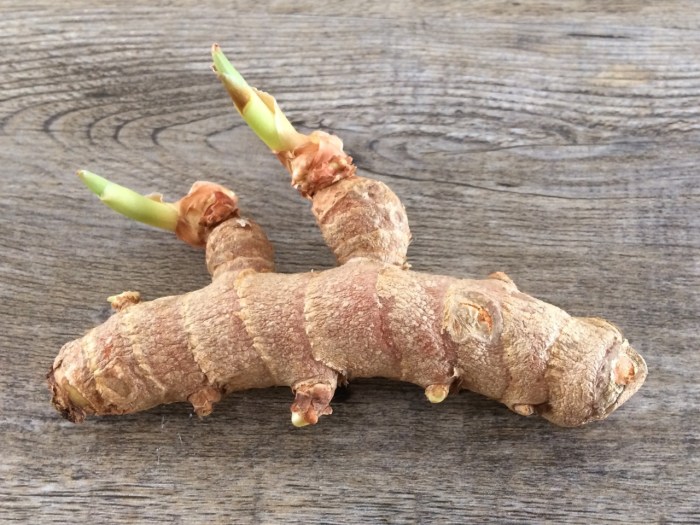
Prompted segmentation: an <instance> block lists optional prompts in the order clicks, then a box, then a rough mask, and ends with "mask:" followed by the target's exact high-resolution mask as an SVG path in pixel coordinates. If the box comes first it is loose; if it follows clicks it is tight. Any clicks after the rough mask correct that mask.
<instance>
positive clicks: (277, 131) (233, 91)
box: [211, 44, 304, 152]
mask: <svg viewBox="0 0 700 525" xmlns="http://www.w3.org/2000/svg"><path fill="white" fill-rule="evenodd" d="M211 55H212V59H213V60H214V71H215V72H216V74H217V76H218V77H219V80H221V82H222V83H223V85H224V87H225V88H226V91H228V94H229V96H230V97H231V99H232V100H233V104H234V105H235V106H236V109H237V110H238V112H239V113H240V114H241V117H243V120H245V122H246V124H248V126H250V128H251V129H252V130H253V131H254V132H255V134H256V135H257V136H258V137H259V138H260V140H262V141H263V142H264V143H265V144H266V145H267V147H268V148H270V149H271V150H272V151H274V152H281V151H291V150H293V149H294V148H296V147H297V146H299V145H300V144H302V143H303V142H304V135H302V134H301V133H299V132H298V131H297V130H295V129H294V126H292V124H291V123H290V122H289V120H287V117H286V116H285V115H284V113H282V110H281V109H280V108H279V106H278V105H277V102H276V101H275V99H274V98H273V97H272V96H271V95H268V94H267V93H264V92H262V91H258V90H257V89H255V88H253V87H251V86H249V85H248V83H247V82H246V81H245V79H244V78H243V76H241V74H240V73H239V72H238V71H236V69H235V68H234V67H233V66H232V65H231V62H229V60H228V59H227V58H226V55H224V53H223V51H221V48H220V47H219V46H218V45H217V44H214V45H213V46H212V50H211Z"/></svg>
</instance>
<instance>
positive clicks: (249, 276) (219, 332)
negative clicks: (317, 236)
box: [48, 46, 647, 426]
mask: <svg viewBox="0 0 700 525" xmlns="http://www.w3.org/2000/svg"><path fill="white" fill-rule="evenodd" d="M213 59H214V71H215V72H216V74H217V76H218V77H219V79H220V80H221V82H222V83H223V85H224V87H225V88H226V90H227V91H228V93H229V95H230V96H231V99H232V100H233V103H234V105H235V107H236V109H237V110H238V112H239V113H240V114H241V116H242V117H243V118H244V119H245V121H246V122H247V123H248V124H249V125H250V126H251V128H253V130H254V131H255V132H256V134H257V135H258V136H259V137H260V138H261V139H262V140H263V141H264V142H265V143H266V144H267V145H268V147H270V149H271V150H272V151H273V152H274V153H275V155H277V157H278V158H279V159H280V161H281V163H282V164H283V165H284V166H285V167H286V168H287V170H288V171H289V172H290V174H291V176H292V184H293V186H294V187H295V188H296V189H298V190H299V192H300V193H301V194H302V195H303V196H305V197H306V198H308V199H310V200H311V203H312V211H313V213H314V215H315V217H316V220H317V222H318V225H319V227H320V229H321V232H322V234H323V238H324V239H325V241H326V243H327V244H328V246H329V247H330V249H331V250H332V251H333V253H334V254H335V256H336V259H337V261H338V264H339V266H338V267H336V268H333V269H329V270H325V271H317V272H308V273H301V274H293V275H284V274H278V273H274V262H273V248H272V246H271V244H270V242H269V241H268V239H267V237H266V236H265V233H264V232H263V230H262V228H261V227H260V226H258V225H257V224H256V223H255V222H254V221H253V220H252V219H250V218H248V217H245V216H243V215H241V213H240V211H239V208H238V199H237V198H236V196H235V194H234V193H233V192H232V191H230V190H228V189H226V188H223V187H221V186H219V185H217V184H212V183H205V182H197V183H195V185H194V186H193V187H192V189H191V190H190V192H189V193H188V194H187V195H186V196H185V197H183V198H182V199H180V200H179V201H177V202H175V203H166V202H163V200H162V198H161V197H160V196H158V195H156V196H149V197H145V196H142V195H139V194H137V193H135V192H133V191H131V190H128V189H126V188H123V187H121V186H118V185H116V184H113V183H110V182H108V181H106V180H105V179H102V178H101V177H98V176H97V175H94V174H92V173H89V172H80V176H81V178H82V179H83V181H84V182H85V183H86V184H87V185H88V186H89V187H90V188H91V189H92V190H93V191H95V193H97V194H98V195H99V196H100V198H101V199H102V200H103V201H104V202H105V203H106V204H108V205H109V206H110V207H112V208H114V209H116V210H117V211H119V212H121V213H123V214H125V215H127V216H129V217H132V218H135V219H137V220H141V221H143V222H147V223H149V224H152V225H155V226H159V227H161V228H164V229H167V230H171V231H174V232H175V233H176V235H177V236H178V237H179V238H181V239H182V240H184V241H185V242H187V243H189V244H191V245H194V246H203V247H204V248H205V250H206V264H207V268H208V269H209V272H210V273H211V275H212V283H211V284H210V285H209V286H207V287H205V288H203V289H201V290H198V291H195V292H190V293H187V294H184V295H181V296H177V297H164V298H161V299H157V300H155V301H151V302H143V303H142V302H140V297H139V295H138V293H136V292H124V293H122V294H119V295H116V296H113V297H110V302H111V303H112V306H113V307H114V309H115V310H116V313H115V314H114V315H113V316H112V317H110V318H109V319H108V320H107V321H106V322H105V323H104V324H102V325H100V326H98V327H96V328H94V329H92V330H91V331H89V332H88V333H87V334H86V335H85V336H84V337H82V338H80V339H77V340H75V341H72V342H69V343H67V344H66V345H65V346H64V347H63V348H62V349H61V351H60V353H59V355H58V357H57V358H56V360H55V361H54V364H53V367H52V370H51V371H50V372H49V375H48V381H49V385H50V388H51V390H52V393H53V404H54V406H55V407H56V408H57V409H58V410H59V411H60V412H61V413H62V414H63V415H64V416H65V417H67V418H68V419H70V420H71V421H82V420H83V419H84V418H85V417H86V416H88V415H105V414H126V413H131V412H136V411H139V410H145V409H148V408H151V407H153V406H156V405H159V404H162V403H173V402H178V401H188V402H189V403H191V404H192V406H193V407H194V410H195V412H196V413H197V414H199V415H201V416H204V415H207V414H209V413H210V412H211V411H212V407H213V405H214V404H215V403H216V402H217V401H219V400H220V399H221V397H222V396H223V395H225V394H227V393H229V392H233V391H238V390H245V389H250V388H264V387H269V386H274V385H284V386H288V387H291V389H292V392H293V393H294V401H293V403H292V406H291V411H292V422H293V423H294V425H296V426H304V425H307V424H314V423H316V422H317V421H318V418H319V417H320V416H322V415H327V414H330V413H331V407H330V402H331V399H332V398H333V394H334V392H335V389H336V387H337V386H338V385H339V384H343V383H346V382H348V381H350V380H352V379H355V378H360V377H384V378H389V379H396V380H401V381H407V382H411V383H414V384H416V385H419V386H420V387H422V388H424V389H425V395H426V397H427V398H428V400H429V401H430V402H433V403H439V402H441V401H443V400H444V399H445V398H446V397H447V395H448V394H450V393H452V392H456V391H458V390H459V389H469V390H472V391H474V392H478V393H480V394H483V395H486V396H488V397H490V398H493V399H496V400H498V401H500V402H502V403H503V404H505V405H506V406H507V407H508V408H510V409H511V410H512V411H514V412H516V413H518V414H521V415H525V416H527V415H531V414H534V413H537V414H540V415H541V416H543V417H545V418H546V419H548V420H550V421H551V422H553V423H556V424H558V425H562V426H578V425H582V424H584V423H587V422H590V421H593V420H597V419H603V418H605V417H606V416H608V415H609V414H610V413H611V412H612V411H613V410H615V409H616V408H617V407H619V406H620V405H621V404H622V403H624V402H625V401H626V400H627V399H628V398H629V397H630V396H631V395H632V394H634V393H635V392H636V391H637V390H638V389H639V387H640V386H641V384H642V383H643V382H644V379H645V377H646V374H647V369H646V365H645V363H644V360H643V359H642V358H641V356H639V354H637V353H636V352H635V351H634V350H633V349H632V347H631V346H630V345H629V343H628V342H627V340H626V339H624V337H623V336H622V334H621V333H620V331H619V330H618V329H617V328H616V327H615V326H614V325H612V324H610V323H608V322H607V321H604V320H602V319H598V318H595V317H590V318H582V317H572V316H570V315H568V314H567V313H566V312H564V311H562V310H560V309H559V308H557V307H555V306H552V305H550V304H547V303H544V302H542V301H539V300H537V299H535V298H533V297H530V296H529V295H526V294H524V293H522V292H520V291H519V290H518V288H517V287H516V286H515V284H514V283H513V281H512V280H511V279H510V278H508V277H507V276H506V275H505V274H503V273H501V272H497V273H494V274H492V275H490V276H489V277H488V278H487V279H484V280H471V279H457V278H454V277H448V276H443V275H430V274H425V273H419V272H414V271H411V270H409V269H408V265H407V263H406V250H407V248H408V244H409V242H410V239H411V234H410V231H409V227H408V221H407V218H406V214H405V211H404V208H403V206H402V205H401V202H400V201H399V199H398V197H397V196H396V195H395V194H394V193H393V192H392V191H391V190H390V189H389V188H388V187H387V186H386V185H385V184H383V183H381V182H379V181H376V180H372V179H368V178H364V177H361V176H358V175H357V174H356V168H355V165H354V164H353V162H352V159H351V158H350V157H349V156H348V155H347V154H346V153H345V152H344V151H343V146H342V142H341V141H340V139H339V138H337V137H335V136H332V135H329V134H327V133H324V132H320V131H316V132H313V133H311V134H309V135H303V134H301V133H299V132H298V131H297V130H295V129H294V128H293V126H292V125H291V124H290V123H289V121H288V120H287V118H286V117H285V116H284V114H283V113H282V112H281V110H280V109H279V107H278V105H277V103H276V102H275V100H274V98H272V97H271V96H270V95H268V94H266V93H263V92H261V91H258V90H256V89H254V88H252V87H250V86H249V85H248V84H247V83H246V81H245V80H244V79H243V77H242V76H241V75H240V74H239V73H238V72H237V71H236V70H235V69H234V68H233V67H232V66H231V64H230V63H229V62H228V60H226V58H225V57H224V55H223V53H222V52H221V50H220V49H219V48H218V46H214V48H213Z"/></svg>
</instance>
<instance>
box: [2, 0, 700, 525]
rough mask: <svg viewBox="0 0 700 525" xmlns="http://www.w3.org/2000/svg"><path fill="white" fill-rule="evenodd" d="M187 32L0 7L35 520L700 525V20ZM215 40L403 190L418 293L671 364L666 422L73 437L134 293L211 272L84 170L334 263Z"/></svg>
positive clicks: (168, 20) (477, 420)
mask: <svg viewBox="0 0 700 525" xmlns="http://www.w3.org/2000/svg"><path fill="white" fill-rule="evenodd" d="M161 4H162V6H161V7H158V8H155V7H137V6H135V5H134V6H132V5H131V3H111V2H105V3H100V6H99V7H95V5H94V3H90V2H78V1H63V2H43V3H42V2H35V3H31V4H30V3H27V2H12V1H10V0H2V1H0V13H1V14H2V16H0V28H1V31H0V40H1V43H2V46H1V47H0V49H1V51H0V54H1V56H0V124H1V127H0V207H1V209H2V214H1V215H0V223H1V225H0V232H1V233H0V371H1V372H0V437H1V452H0V458H1V459H0V479H1V481H0V516H2V518H1V520H2V521H3V522H12V521H17V522H23V523H48V522H57V523H68V522H71V523H82V522H95V523H111V522H115V523H116V522H120V523H130V522H133V523H146V522H148V523H159V522H167V523H188V524H189V523H229V522H246V523H249V522H261V523H280V522H303V523H328V522H334V521H335V522H340V521H344V522H354V523H360V522H370V521H380V522H395V523H400V522H422V523H435V522H460V523H463V522H473V523H486V522H513V523H515V522H518V523H520V522H523V521H536V522H545V521H550V522H557V523H559V522H570V523H590V522H592V521H595V522H620V523H650V522H653V523H682V522H687V523H691V522H695V523H696V522H698V521H700V510H699V505H698V486H699V484H700V476H699V475H698V472H699V471H700V461H699V460H698V458H699V456H698V452H699V450H698V434H699V432H700V431H699V423H700V418H699V417H698V406H699V404H700V387H699V386H698V385H699V384H700V365H699V362H700V359H699V358H698V339H697V332H698V312H699V308H698V307H699V306H700V305H699V300H698V298H699V290H700V190H699V187H700V11H699V10H698V9H697V5H696V4H695V3H693V2H691V1H685V2H682V1H677V2H673V1H659V2H654V3H650V2H641V1H631V0H627V1H621V2H608V3H603V2H600V3H595V2H587V1H583V0H580V1H577V0H574V1H570V2H558V1H555V0H551V1H521V2H506V1H500V0H499V1H490V0H489V1H486V0H484V1H472V2H461V1H454V2H425V3H424V2H414V1H398V0H397V1H389V0H386V1H384V2H333V3H319V2H310V1H289V0H279V1H275V2H271V3H269V4H267V5H266V6H253V5H252V3H250V4H248V3H245V2H240V1H239V2H208V3H207V4H208V5H206V6H202V5H200V2H184V1H174V2H161ZM348 4H350V5H348ZM603 4H606V5H603ZM212 41H218V42H220V43H221V44H222V46H223V47H224V49H225V50H227V51H228V53H229V54H230V56H232V57H233V58H234V60H235V63H236V65H237V66H238V67H239V68H240V70H241V71H243V72H244V73H245V74H246V75H247V77H248V78H249V80H250V81H251V83H253V84H254V85H258V86H261V87H264V88H265V89H267V90H268V91H270V92H271V93H274V94H275V95H276V96H277V98H278V100H279V102H280V104H281V105H282V107H283V108H284V109H285V111H286V112H287V114H288V115H289V116H290V118H291V119H292V121H293V123H294V124H295V125H297V126H298V127H299V128H301V129H302V130H303V131H309V130H312V129H314V128H318V127H320V128H322V129H325V130H331V131H335V132H336V133H338V134H339V135H340V136H341V137H342V138H343V139H344V141H345V144H346V149H347V150H348V151H349V152H350V153H351V154H352V155H353V156H354V157H355V159H356V161H357V164H358V165H359V167H360V169H361V170H363V171H364V172H365V173H367V174H369V175H371V176H374V177H376V178H378V179H380V180H382V181H385V182H387V183H389V184H390V185H391V186H392V188H393V189H394V190H395V191H396V193H397V194H398V195H399V196H400V197H401V198H402V199H403V200H404V202H405V204H406V207H407V210H408V213H409V217H410V219H411V224H412V231H413V236H414V239H415V240H414V243H413V245H412V247H411V250H410V257H411V262H412V264H413V266H414V268H416V269H420V270H425V271H433V272H441V273H448V274H451V275H460V276H477V277H479V276H485V275H486V274H488V273H490V272H492V271H494V270H503V271H506V272H507V273H508V274H509V275H510V276H511V277H513V279H514V280H515V281H516V283H518V285H519V286H520V288H521V289H523V290H524V291H526V292H528V293H531V294H533V295H535V296H537V297H540V298H542V299H544V300H547V301H550V302H553V303H555V304H557V305H559V306H561V307H562V308H564V309H566V310H567V311H569V312H570V313H572V314H574V315H600V316H603V317H606V318H609V319H611V320H613V321H614V322H615V323H616V324H618V325H619V326H620V327H621V328H623V329H624V331H625V333H626V335H627V336H628V337H629V339H630V340H631V341H632V343H633V344H634V346H635V347H636V348H637V349H638V350H639V351H640V352H641V353H642V354H643V355H644V356H645V358H646V360H647V363H648V365H649V369H650V374H649V378H648V380H647V383H646V385H645V386H644V387H643V389H642V390H641V392H640V393H639V394H637V396H636V397H635V398H633V399H632V400H631V401H630V402H629V403H628V404H627V405H626V406H625V407H624V408H622V409H621V410H619V411H618V412H616V413H615V414H614V415H613V416H612V417H611V418H610V419H609V420H607V421H605V422H603V423H599V424H594V425H591V426H589V427H585V428H582V429H577V430H566V429H559V428H556V427H553V426H551V425H549V424H548V423H547V422H545V421H543V420H539V419H535V418H522V417H519V416H516V415H514V414H512V413H509V412H508V411H507V410H506V409H505V408H504V407H502V406H500V405H498V404H496V403H494V402H491V401H488V400H486V399H483V398H480V397H478V396H476V395H471V394H468V393H464V394H461V395H459V396H454V397H451V398H449V399H448V400H447V401H446V402H445V403H443V404H441V405H439V406H429V404H428V403H427V402H426V401H425V400H424V397H423V393H422V392H421V391H420V390H419V389H418V388H416V387H413V386H410V385H405V384H398V383H391V382H387V381H382V380H372V381H365V382H359V383H357V384H353V385H352V387H351V389H350V395H349V396H347V398H346V399H345V400H344V401H336V402H335V403H334V406H335V414H334V415H333V416H332V417H329V418H325V419H324V420H323V421H322V422H321V424H319V425H318V426H316V427H314V428H307V429H304V430H293V429H292V428H291V426H290V423H289V416H288V405H289V403H290V402H291V396H290V393H289V392H288V391H287V390H285V389H270V390H262V391H253V392H247V393H243V394H238V395H234V396H231V397H229V398H227V399H226V400H225V401H223V402H222V403H221V404H220V405H218V406H217V407H216V410H215V412H214V414H213V415H212V416H210V417H208V418H206V419H203V420H198V419H197V418H194V417H192V415H191V414H190V408H189V407H187V406H184V405H175V406H167V407H160V408H156V409H154V410H151V411H149V412H147V413H142V414H138V415H133V416H128V417H123V418H106V419H97V420H89V421H88V422H86V423H85V424H83V425H81V426H74V425H72V424H70V423H67V422H64V421H63V420H62V419H60V418H59V416H58V414H57V413H56V412H54V411H53V409H52V408H51V406H50V405H49V400H48V392H47V389H46V385H45V383H44V375H45V373H46V372H47V370H48V368H49V366H50V364H51V362H52V360H53V358H54V356H55V355H56V353H57V352H58V349H59V348H60V346H61V345H62V344H63V343H64V342H66V341H68V340H70V339H73V338H75V337H77V336H79V335H81V334H82V333H83V332H84V331H85V330H87V329H89V328H90V327H91V326H93V325H94V324H96V323H98V322H100V321H101V320H102V319H104V318H105V317H106V316H107V315H108V309H107V306H106V302H105V298H106V297H107V296H108V295H111V294H113V293H115V292H120V291H122V290H124V289H136V290H140V291H141V292H142V294H143V295H144V296H145V297H146V298H155V297H158V296H161V295H167V294H176V293H182V292H184V291H187V290H191V289H195V288H198V287H201V286H203V285H204V284H205V283H206V282H207V281H208V276H207V274H206V270H205V268H204V264H203V262H202V254H201V253H199V252H196V251H195V250H192V249H190V248H188V247H185V246H182V245H181V244H180V243H179V242H177V241H176V240H175V239H173V238H171V237H170V236H168V235H165V234H162V233H161V232H158V231H154V230H152V229H149V228H147V227H145V226H141V225H137V224H134V223H131V222H129V221H127V220H126V219H123V218H121V217H119V216H117V215H115V214H113V213H111V212H109V210H107V209H105V208H104V207H103V206H102V205H101V204H100V203H99V202H98V201H97V200H96V199H95V198H94V196H92V195H91V194H89V193H88V192H87V191H86V190H84V189H83V188H82V187H81V185H80V184H79V182H78V180H77V179H76V178H75V176H74V175H73V173H74V172H75V170H76V169H77V168H80V167H85V168H89V169H91V170H93V171H95V172H98V173H101V174H104V175H105V176H108V177H110V178H112V179H114V180H117V181H119V182H121V183H123V184H126V185H128V186H131V187H134V188H136V189H138V190H141V191H143V192H149V191H162V192H164V193H165V194H166V195H168V196H171V197H173V198H175V197H178V196H180V195H181V194H183V193H184V192H185V191H186V190H187V189H188V187H189V185H190V184H191V182H193V181H194V180H196V179H210V180H214V181H218V182H222V183H225V184H227V185H230V186H231V187H232V188H233V189H235V191H236V192H237V193H238V194H239V195H240V198H241V203H242V205H243V207H244V209H245V210H247V211H248V212H250V213H251V214H252V215H254V216H255V217H256V218H257V219H259V222H260V223H261V224H262V225H263V226H265V227H266V228H267V230H268V232H269V235H270V237H271V238H272V240H273V241H274V243H275V246H276V249H277V261H278V267H279V269H280V271H283V272H295V271H303V270H307V269H309V268H324V267H327V266H329V265H331V264H332V259H331V257H330V256H329V254H328V253H327V251H326V249H325V246H324V245H323V243H322V240H321V237H320V235H319V233H318V232H317V230H316V228H315V225H314V222H313V218H312V217H311V214H310V213H309V211H308V204H307V203H306V202H304V201H303V200H302V199H300V198H299V197H298V196H297V195H296V194H295V193H294V192H293V191H292V190H291V189H290V188H289V185H288V181H287V179H286V178H285V176H284V174H283V171H282V169H281V168H280V166H279V165H278V163H277V161H276V160H275V159H274V158H273V157H272V156H271V155H269V154H268V153H267V152H266V151H265V148H264V146H263V145H262V144H260V143H259V142H258V141H257V139H256V138H255V137H254V136H253V134H252V133H251V132H249V131H248V130H247V129H246V128H245V126H244V125H243V123H242V121H241V120H240V119H239V118H238V116H237V115H236V114H235V112H234V111H233V110H232V108H231V106H230V103H229V101H228V99H227V97H226V94H225V92H224V91H223V89H222V88H221V86H220V85H219V83H218V82H217V81H216V79H215V77H214V76H213V74H212V73H211V72H210V70H209V56H208V53H209V46H210V45H211V43H212Z"/></svg>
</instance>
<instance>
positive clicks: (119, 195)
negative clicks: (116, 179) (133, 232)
mask: <svg viewBox="0 0 700 525" xmlns="http://www.w3.org/2000/svg"><path fill="white" fill-rule="evenodd" d="M78 177H80V180H82V181H83V183H84V184H85V185H86V186H87V187H88V188H90V189H91V190H92V191H93V192H94V193H95V194H97V196H98V197H99V198H100V200H101V201H102V202H104V203H105V204H106V205H107V206H109V207H110V208H112V209H113V210H114V211H116V212H119V213H121V214H122V215H125V216H127V217H129V218H130V219H134V220H136V221H139V222H143V223H146V224H150V225H151V226H155V227H156V228H162V229H164V230H169V231H175V226H176V225H177V221H178V217H179V212H178V210H177V208H176V207H175V206H174V205H173V204H168V203H165V202H158V201H157V200H154V199H150V198H148V197H146V196H144V195H141V194H140V193H136V192H135V191H133V190H130V189H129V188H125V187H124V186H120V185H119V184H115V183H113V182H110V181H108V180H107V179H105V178H102V177H100V176H99V175H95V174H94V173H91V172H89V171H86V170H80V171H79V172H78Z"/></svg>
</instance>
